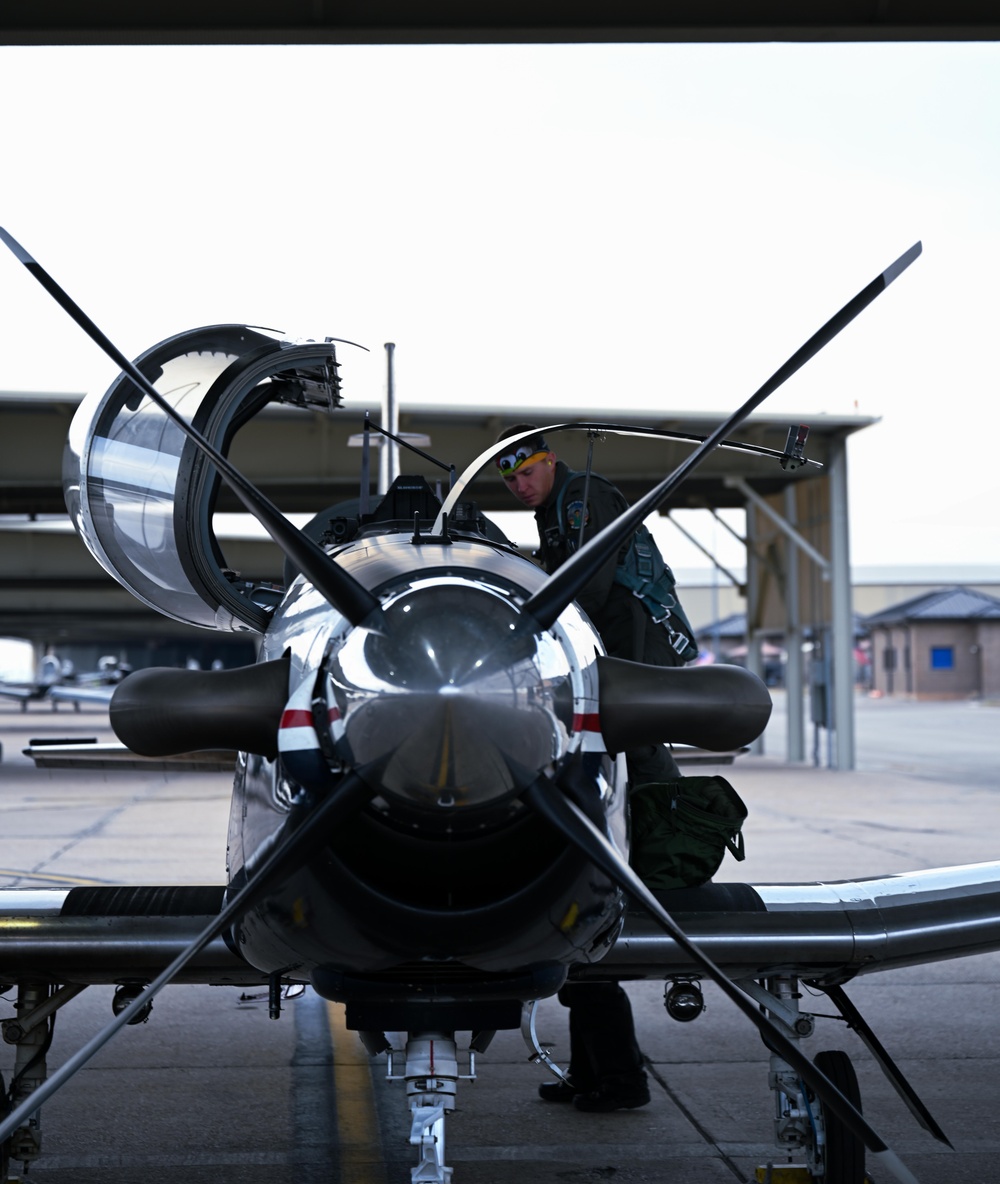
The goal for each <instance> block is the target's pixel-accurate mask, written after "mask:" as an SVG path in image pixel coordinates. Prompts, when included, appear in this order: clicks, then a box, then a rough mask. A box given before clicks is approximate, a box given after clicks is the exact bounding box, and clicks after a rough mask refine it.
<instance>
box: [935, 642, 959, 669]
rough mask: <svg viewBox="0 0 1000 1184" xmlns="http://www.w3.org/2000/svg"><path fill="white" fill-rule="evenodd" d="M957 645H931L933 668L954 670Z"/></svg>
mask: <svg viewBox="0 0 1000 1184" xmlns="http://www.w3.org/2000/svg"><path fill="white" fill-rule="evenodd" d="M954 669H955V647H954V646H951V645H932V646H931V670H954Z"/></svg>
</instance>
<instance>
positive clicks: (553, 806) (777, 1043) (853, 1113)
mask: <svg viewBox="0 0 1000 1184" xmlns="http://www.w3.org/2000/svg"><path fill="white" fill-rule="evenodd" d="M523 798H524V800H525V801H526V802H527V803H528V804H529V805H530V806H531V807H533V808H534V809H535V810H537V811H538V813H539V814H540V815H541V816H542V817H543V818H545V819H546V821H548V822H549V823H550V825H551V826H553V827H554V828H555V830H556V831H558V833H559V834H560V835H562V836H563V838H565V839H566V840H567V841H568V842H570V843H572V844H573V846H575V847H576V848H577V849H578V850H579V851H580V852H581V853H582V854H583V855H584V856H586V858H587V859H589V860H590V861H591V863H593V864H594V865H595V866H596V867H598V868H599V869H600V870H601V871H602V872H603V873H604V874H605V875H606V876H607V877H608V878H609V879H610V880H612V881H613V882H614V883H616V884H618V885H619V887H620V888H622V889H623V891H625V892H627V893H628V894H629V896H631V897H632V898H633V899H634V900H637V901H639V902H641V903H642V905H643V906H644V907H645V908H646V909H647V910H648V911H649V913H650V915H651V916H652V917H653V918H654V919H655V920H656V921H657V922H658V923H659V924H660V925H661V926H662V927H663V929H664V930H665V931H666V933H667V934H668V935H669V936H670V937H672V938H673V940H674V941H675V942H676V943H677V944H678V945H679V946H680V947H681V948H682V949H683V950H684V951H685V952H686V953H687V954H688V955H689V956H690V957H691V958H692V959H693V960H694V961H695V962H697V963H698V965H699V966H700V967H701V968H702V970H703V971H704V972H705V974H706V975H707V976H708V977H709V978H711V979H712V981H713V982H715V983H716V984H717V985H718V986H719V987H720V988H721V990H722V991H723V993H724V994H726V995H728V996H729V998H730V999H731V1000H732V1001H733V1002H734V1003H735V1004H736V1006H737V1007H738V1008H739V1009H740V1011H742V1012H743V1014H744V1015H745V1016H747V1018H748V1019H749V1020H750V1021H751V1022H752V1023H753V1024H754V1025H755V1026H756V1027H757V1029H758V1031H759V1032H760V1034H761V1036H762V1037H763V1038H764V1041H765V1043H766V1044H767V1045H768V1046H770V1047H772V1048H773V1049H774V1050H775V1052H777V1053H778V1055H779V1056H781V1057H783V1058H784V1059H785V1060H786V1061H787V1062H788V1064H789V1065H791V1066H792V1068H793V1069H795V1070H796V1072H797V1073H798V1074H799V1076H800V1077H801V1078H802V1080H803V1081H804V1082H805V1083H806V1084H807V1085H808V1086H809V1087H810V1089H812V1090H813V1092H814V1093H815V1094H816V1096H817V1097H818V1098H819V1099H820V1101H822V1103H823V1104H824V1106H827V1107H829V1109H830V1110H832V1111H833V1112H834V1113H835V1114H836V1115H837V1117H838V1118H839V1119H840V1120H841V1122H843V1123H844V1125H845V1126H846V1127H847V1128H848V1129H849V1130H850V1131H851V1132H852V1134H854V1135H855V1137H856V1138H858V1139H860V1140H861V1141H862V1142H863V1143H864V1145H865V1147H867V1149H868V1150H869V1152H870V1153H871V1154H872V1155H874V1156H877V1157H878V1158H879V1160H880V1162H881V1163H882V1165H883V1166H884V1167H885V1168H886V1170H887V1171H888V1172H890V1173H891V1174H892V1175H893V1176H894V1177H895V1178H896V1179H897V1180H900V1181H902V1182H903V1184H918V1182H917V1179H916V1177H915V1176H914V1175H913V1174H912V1173H911V1172H910V1170H909V1169H908V1168H907V1167H906V1165H905V1164H903V1163H902V1162H901V1160H900V1159H899V1157H898V1156H897V1155H896V1153H895V1152H894V1151H892V1150H890V1148H889V1147H887V1146H886V1144H885V1143H884V1142H883V1141H882V1139H881V1138H880V1137H879V1136H878V1135H877V1134H876V1133H875V1131H874V1130H873V1129H872V1127H871V1126H869V1124H868V1123H867V1122H866V1121H865V1119H864V1117H863V1116H862V1115H861V1114H860V1113H859V1111H857V1110H856V1109H855V1108H854V1106H853V1105H852V1104H851V1103H850V1102H849V1101H848V1100H847V1098H845V1097H844V1095H843V1094H842V1093H841V1092H840V1090H838V1089H837V1087H836V1086H835V1085H834V1084H833V1083H832V1082H831V1081H830V1080H829V1078H828V1077H826V1075H825V1074H824V1073H822V1072H821V1071H820V1070H819V1069H817V1068H816V1066H815V1065H814V1064H813V1063H812V1061H810V1060H809V1058H808V1057H807V1056H804V1055H803V1053H801V1052H800V1051H799V1050H798V1049H797V1048H796V1047H795V1044H794V1042H793V1041H791V1040H789V1039H788V1037H787V1036H785V1035H784V1033H783V1032H781V1031H779V1029H778V1028H777V1027H776V1026H775V1025H774V1024H773V1023H771V1021H770V1020H769V1019H768V1018H767V1017H766V1016H765V1015H763V1014H762V1013H761V1011H760V1010H759V1008H758V1007H757V1005H756V1004H755V1003H754V1002H753V1001H752V1000H751V999H750V998H749V997H748V996H747V995H746V994H744V992H743V991H741V990H740V988H739V987H738V986H737V985H736V984H735V983H734V982H733V981H732V980H731V979H729V978H728V977H727V976H726V975H725V974H723V972H722V971H721V970H720V969H719V967H718V966H716V964H715V963H714V962H713V961H712V960H711V958H709V957H708V955H707V954H705V953H703V952H702V950H701V949H700V948H699V947H698V946H697V945H696V944H695V943H694V942H693V941H691V939H690V938H689V937H688V936H687V934H686V933H685V932H684V931H683V930H682V929H681V928H680V926H679V925H678V924H677V922H676V921H675V920H674V919H673V917H672V916H671V915H670V913H668V912H667V910H666V909H665V908H664V907H663V905H662V904H660V902H659V901H658V900H657V899H656V897H655V896H654V895H653V894H652V892H650V891H649V889H648V888H647V887H646V885H645V884H644V883H643V882H642V880H640V879H639V877H638V876H637V875H636V874H635V872H634V871H633V870H632V868H631V867H629V865H628V864H627V863H626V862H625V860H624V859H622V857H621V855H620V854H619V853H618V851H617V850H616V849H615V847H614V846H613V845H612V844H611V842H610V841H609V840H608V839H607V837H606V836H605V835H603V834H602V833H601V832H600V830H598V828H597V827H596V826H595V825H594V823H593V822H592V821H591V820H590V819H589V818H588V817H587V815H586V814H585V813H584V812H583V811H582V810H581V809H580V807H579V806H577V805H576V804H575V803H574V802H572V801H570V799H569V798H568V797H566V795H565V794H563V793H562V792H561V790H560V789H559V788H558V786H557V785H555V784H554V783H553V782H552V781H550V780H549V779H548V778H545V777H539V778H538V779H537V780H536V781H535V782H534V783H533V784H532V785H531V786H529V787H528V789H527V790H526V791H525V793H524V794H523Z"/></svg>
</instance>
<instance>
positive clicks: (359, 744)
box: [326, 583, 570, 811]
mask: <svg viewBox="0 0 1000 1184" xmlns="http://www.w3.org/2000/svg"><path fill="white" fill-rule="evenodd" d="M429 592H430V589H429V588H423V589H421V588H414V589H409V590H408V591H407V593H406V594H405V595H402V596H399V597H397V598H396V599H395V600H393V601H392V602H391V603H389V604H388V605H387V607H386V609H385V614H386V619H387V622H388V625H389V628H388V629H387V631H386V634H385V635H376V634H372V633H369V632H366V631H363V630H355V631H354V632H352V633H351V634H350V635H349V636H348V637H347V638H346V639H345V641H344V643H343V645H342V646H341V647H340V648H339V650H337V652H336V653H334V654H332V655H330V656H329V657H328V660H327V667H326V669H327V676H328V677H327V685H328V693H329V695H330V696H331V700H332V701H331V703H330V706H331V708H335V711H334V713H333V714H334V716H335V717H336V719H337V721H338V722H337V727H338V729H339V731H340V741H341V748H342V750H346V751H347V752H349V754H350V759H351V760H352V761H353V763H355V764H356V765H359V766H374V767H375V768H377V769H378V771H379V780H380V784H381V786H382V788H383V790H384V791H385V792H386V793H388V794H391V795H395V796H398V797H401V798H404V799H406V801H407V802H408V803H409V804H411V805H418V806H421V807H426V808H429V809H432V810H436V811H442V810H453V809H459V810H460V809H462V808H464V807H474V806H481V805H486V804H490V803H496V802H498V801H501V800H503V799H505V798H507V797H509V796H511V795H512V794H515V793H517V792H519V791H520V790H521V789H523V788H524V787H525V786H526V785H528V784H530V782H531V781H532V780H534V778H535V777H536V776H537V774H538V772H539V770H541V769H543V768H545V767H546V766H548V765H550V764H551V763H552V762H554V761H558V760H559V759H560V757H561V756H562V755H564V753H565V752H566V750H567V745H568V741H569V723H570V720H568V719H567V718H565V716H566V713H565V711H564V709H563V708H562V704H563V703H564V701H565V690H564V686H565V683H566V682H567V680H568V678H569V665H568V662H567V660H566V658H565V655H564V654H563V653H562V650H561V649H560V648H559V647H558V646H556V645H554V644H553V643H551V641H550V640H549V639H543V640H541V641H540V640H539V639H536V638H534V637H528V638H520V637H519V638H518V640H517V641H516V642H515V641H512V633H513V628H512V626H513V625H514V624H515V622H516V621H517V618H518V612H517V608H516V606H515V605H513V604H512V603H511V602H510V601H509V600H508V599H506V598H505V597H503V596H500V595H497V594H496V593H495V592H493V591H489V590H486V589H484V588H482V587H478V586H475V585H471V584H468V583H459V584H457V585H455V586H452V587H444V588H442V587H440V586H437V587H435V588H434V593H433V595H430V594H429Z"/></svg>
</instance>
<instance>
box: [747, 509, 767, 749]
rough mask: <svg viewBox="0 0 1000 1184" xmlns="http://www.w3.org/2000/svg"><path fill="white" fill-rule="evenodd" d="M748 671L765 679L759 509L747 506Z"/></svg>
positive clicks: (759, 743)
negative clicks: (762, 652) (762, 656)
mask: <svg viewBox="0 0 1000 1184" xmlns="http://www.w3.org/2000/svg"><path fill="white" fill-rule="evenodd" d="M746 513H747V669H748V670H749V671H750V673H751V674H756V675H757V677H758V678H763V677H764V663H763V660H762V658H761V651H760V646H761V641H760V631H759V629H758V627H757V619H758V617H759V615H760V560H759V559H758V558H757V508H756V506H754V504H753V503H752V502H749V503H748V504H747V508H746ZM750 751H751V752H752V753H754V755H755V756H762V755H763V752H764V737H763V736H758V737H757V739H756V740H754V742H753V743H752V744H751V745H750Z"/></svg>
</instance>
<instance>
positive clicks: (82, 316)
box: [0, 227, 382, 631]
mask: <svg viewBox="0 0 1000 1184" xmlns="http://www.w3.org/2000/svg"><path fill="white" fill-rule="evenodd" d="M0 239H2V240H3V241H4V243H6V245H7V246H8V247H9V248H10V250H11V251H12V252H13V254H14V256H15V257H16V258H17V259H19V260H20V261H21V262H22V263H23V264H24V266H25V267H26V268H27V269H28V271H30V272H31V274H32V275H33V276H34V277H35V279H36V280H38V282H39V283H40V284H41V285H42V287H43V288H44V289H45V290H46V291H47V292H48V293H49V294H50V295H51V296H52V297H54V298H55V300H56V301H57V302H58V303H59V304H60V305H61V306H62V307H63V308H64V309H65V310H66V312H68V313H69V315H70V316H71V317H72V318H73V320H74V321H76V323H77V324H78V325H79V326H80V328H81V329H83V331H84V332H85V333H86V334H87V336H88V337H89V338H90V339H91V341H93V342H95V343H96V344H97V345H98V346H100V348H101V349H102V350H103V351H104V352H105V353H106V354H107V355H108V357H109V358H110V359H111V360H112V361H113V362H114V363H115V364H116V365H117V366H119V367H120V368H121V369H122V370H123V371H124V372H125V373H126V374H127V375H128V376H129V378H131V379H132V381H133V382H134V383H135V385H136V386H137V387H138V388H139V389H140V390H141V391H143V392H144V393H145V394H146V395H148V396H149V398H150V399H152V401H153V402H154V403H155V404H156V405H157V407H159V408H160V410H161V411H162V412H163V413H164V415H166V416H167V417H168V418H169V419H170V420H172V422H173V423H175V424H176V425H177V427H179V428H180V429H181V431H182V432H183V433H184V434H185V435H186V436H187V437H188V438H189V439H190V440H191V441H192V442H193V443H194V444H195V445H196V446H197V447H198V448H199V449H200V450H201V451H202V452H203V453H204V455H205V456H206V457H208V459H209V460H210V461H211V462H212V464H214V465H215V467H216V469H217V470H218V472H219V474H220V476H221V477H222V479H223V480H224V481H225V482H226V484H227V485H228V486H229V487H230V489H232V491H233V493H235V494H236V496H237V497H238V498H239V499H240V501H241V502H242V503H243V505H244V506H245V507H246V509H247V510H248V511H249V512H250V513H251V514H252V515H253V516H254V517H255V518H256V519H257V521H258V522H259V523H260V524H261V526H263V527H264V529H265V530H266V531H267V533H268V534H269V535H270V536H271V538H272V539H273V540H274V541H275V543H277V545H278V546H279V547H280V548H281V550H282V551H283V552H284V553H285V555H286V556H287V557H288V559H290V560H291V562H292V563H293V564H294V565H295V567H296V568H297V569H298V570H299V571H301V572H302V573H303V574H304V575H305V576H306V577H307V578H308V579H309V580H310V581H311V582H312V583H313V585H314V586H315V587H316V588H317V589H318V591H319V592H320V593H321V594H322V595H323V597H324V598H325V599H326V600H327V602H328V603H329V604H331V605H332V606H333V607H334V608H335V609H337V610H338V611H339V612H341V613H343V615H344V616H345V617H346V618H347V619H348V620H349V621H350V622H351V624H352V625H363V626H365V627H367V628H370V629H375V630H376V631H378V630H379V629H380V627H381V620H382V606H381V604H380V603H379V601H378V600H377V599H376V597H375V596H373V595H372V593H371V592H369V591H368V589H367V588H365V587H364V586H363V585H361V584H359V583H358V581H357V580H355V579H354V577H353V576H351V575H349V574H348V573H347V572H345V571H344V570H343V569H342V568H341V567H339V566H338V565H337V564H336V563H335V562H334V561H333V560H332V559H331V558H330V556H329V555H327V554H326V552H325V551H323V550H322V549H321V548H320V547H319V546H317V544H316V543H314V542H313V541H312V539H310V538H308V537H307V536H306V535H305V534H303V533H302V532H301V531H300V530H297V529H296V528H295V527H294V526H293V525H292V524H291V523H290V522H289V521H288V519H287V518H286V517H285V516H284V515H283V514H282V513H281V511H280V510H279V509H278V508H277V506H275V505H274V503H273V502H271V501H270V500H269V499H268V498H266V497H265V496H264V495H263V494H262V493H261V492H260V490H259V489H257V487H256V486H255V485H253V484H252V482H250V481H248V480H247V479H246V478H245V477H244V476H243V474H242V473H240V472H239V471H238V470H237V469H236V468H234V467H233V466H232V465H231V464H230V463H229V461H228V460H226V458H225V457H224V456H223V455H222V453H221V452H219V451H217V450H216V449H215V448H213V447H212V445H211V444H209V442H208V441H207V440H206V439H205V438H204V436H202V435H201V433H200V432H198V431H197V430H196V429H195V428H193V427H191V425H190V424H189V423H188V422H187V421H186V420H185V419H184V418H183V416H181V415H178V414H177V412H176V411H175V410H174V409H173V407H171V406H170V404H169V403H168V402H167V401H166V400H165V399H164V398H163V397H162V395H160V393H159V392H158V391H157V389H156V387H154V386H153V384H152V383H151V382H150V381H149V379H148V378H146V376H145V375H144V374H143V373H142V371H141V370H139V369H138V367H137V366H135V365H134V364H133V363H132V362H130V361H129V359H128V358H126V357H125V355H124V354H123V353H122V352H121V351H120V350H119V349H118V348H117V346H115V345H114V344H113V343H112V342H111V341H109V340H108V338H107V337H105V335H104V334H103V333H102V332H101V330H100V329H98V327H97V326H96V325H95V324H94V322H93V321H92V320H91V319H90V318H89V317H88V316H87V314H86V313H85V312H84V311H83V309H81V308H80V306H79V305H78V304H76V302H75V301H74V300H72V299H71V297H70V296H69V295H68V294H67V293H66V292H64V291H63V289H62V288H61V287H60V286H59V285H58V284H57V283H56V281H55V280H54V279H53V278H52V277H51V276H50V275H49V274H48V272H47V271H45V269H44V268H43V267H42V266H41V265H40V264H39V263H37V262H36V261H35V260H34V259H33V258H32V256H31V255H29V254H28V252H27V251H26V250H25V249H24V247H22V246H21V244H20V243H19V242H18V241H17V240H16V239H15V238H13V237H12V236H11V235H10V234H8V232H7V231H6V230H4V229H3V227H0Z"/></svg>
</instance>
